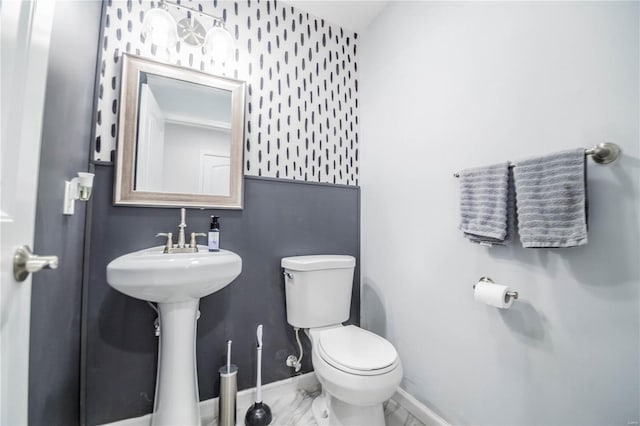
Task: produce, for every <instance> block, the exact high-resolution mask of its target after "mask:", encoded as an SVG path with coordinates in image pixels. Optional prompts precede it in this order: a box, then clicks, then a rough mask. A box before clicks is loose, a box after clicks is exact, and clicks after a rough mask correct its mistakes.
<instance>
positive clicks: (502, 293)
mask: <svg viewBox="0 0 640 426" xmlns="http://www.w3.org/2000/svg"><path fill="white" fill-rule="evenodd" d="M508 291H511V289H510V288H509V287H507V286H506V285H501V284H495V283H488V282H484V281H480V282H478V283H477V284H476V288H475V289H474V290H473V298H474V299H475V300H476V301H478V302H482V303H486V304H487V305H491V306H495V307H496V308H501V309H507V308H508V307H509V306H511V304H512V303H513V298H512V297H508V296H507V292H508ZM507 300H508V302H507Z"/></svg>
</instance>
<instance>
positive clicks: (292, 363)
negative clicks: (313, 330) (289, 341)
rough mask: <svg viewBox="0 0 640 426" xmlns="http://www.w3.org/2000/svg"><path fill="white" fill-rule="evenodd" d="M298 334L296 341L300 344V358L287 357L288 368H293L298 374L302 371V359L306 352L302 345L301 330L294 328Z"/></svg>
mask: <svg viewBox="0 0 640 426" xmlns="http://www.w3.org/2000/svg"><path fill="white" fill-rule="evenodd" d="M293 329H294V330H295V332H296V341H297V342H298V352H300V356H299V357H296V356H295V355H289V356H288V357H287V367H291V368H293V369H294V370H295V372H296V373H298V372H299V371H300V369H301V368H302V357H303V355H304V351H303V350H302V343H300V328H299V327H293Z"/></svg>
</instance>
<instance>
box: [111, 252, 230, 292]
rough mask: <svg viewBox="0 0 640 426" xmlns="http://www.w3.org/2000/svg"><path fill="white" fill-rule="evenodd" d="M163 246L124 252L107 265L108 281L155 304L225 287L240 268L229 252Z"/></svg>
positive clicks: (116, 287)
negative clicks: (169, 249) (185, 250)
mask: <svg viewBox="0 0 640 426" xmlns="http://www.w3.org/2000/svg"><path fill="white" fill-rule="evenodd" d="M163 249H164V246H158V247H152V248H148V249H144V250H140V251H136V252H133V253H129V254H125V255H124V256H120V257H118V258H117V259H114V260H113V261H111V263H109V265H108V266H107V282H108V283H109V285H111V287H113V288H115V289H116V290H118V291H120V292H122V293H124V294H126V295H129V296H131V297H135V298H136V299H142V300H148V301H150V302H158V303H174V302H184V301H187V300H193V299H200V298H201V297H204V296H207V295H209V294H211V293H215V292H216V291H218V290H220V289H222V288H224V287H226V286H227V285H228V284H229V283H231V281H233V280H234V279H235V278H236V277H237V276H238V275H240V272H241V271H242V259H241V258H240V256H238V255H237V254H235V253H234V252H232V251H228V250H220V251H217V252H210V251H209V250H208V249H207V247H206V246H198V250H200V251H199V252H197V253H172V254H168V253H163V252H162V250H163Z"/></svg>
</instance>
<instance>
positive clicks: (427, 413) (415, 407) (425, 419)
mask: <svg viewBox="0 0 640 426" xmlns="http://www.w3.org/2000/svg"><path fill="white" fill-rule="evenodd" d="M391 399H393V400H394V401H395V402H397V403H398V404H399V405H400V406H401V407H403V408H404V409H405V410H407V411H408V412H409V413H411V415H412V416H413V417H415V418H416V419H418V420H419V421H420V422H421V423H423V424H424V425H426V426H450V425H449V422H447V421H446V420H445V419H443V418H442V417H440V416H439V415H438V414H437V413H435V412H434V411H433V410H432V409H430V408H429V407H427V406H426V405H424V404H423V403H421V402H420V401H418V400H417V399H415V398H414V397H413V396H412V395H411V394H409V393H408V392H407V391H406V390H404V389H402V388H398V390H397V391H396V393H395V395H393V397H392V398H391Z"/></svg>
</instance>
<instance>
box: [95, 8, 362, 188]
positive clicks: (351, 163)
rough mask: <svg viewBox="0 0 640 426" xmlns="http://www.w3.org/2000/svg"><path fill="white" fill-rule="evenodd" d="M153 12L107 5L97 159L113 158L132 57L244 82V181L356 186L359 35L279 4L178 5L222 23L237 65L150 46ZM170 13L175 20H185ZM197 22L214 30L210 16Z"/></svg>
mask: <svg viewBox="0 0 640 426" xmlns="http://www.w3.org/2000/svg"><path fill="white" fill-rule="evenodd" d="M157 4H158V2H157V1H156V2H154V1H147V0H126V1H125V0H107V2H106V6H105V7H106V9H105V14H104V21H103V26H104V32H103V33H104V36H103V39H102V44H101V64H100V70H99V72H100V75H99V92H98V102H97V115H96V123H95V124H96V140H95V153H94V160H96V161H112V159H113V158H114V157H113V156H114V149H115V146H116V144H115V139H116V135H117V111H118V98H119V91H120V70H121V55H122V53H123V52H128V53H132V54H135V55H139V56H143V57H146V58H150V59H154V60H157V61H161V62H167V63H171V64H176V65H181V66H186V67H190V68H194V69H197V70H200V71H203V72H206V73H210V74H215V75H220V76H225V77H230V78H235V79H239V80H244V81H246V82H247V106H246V124H245V153H244V170H245V174H247V175H254V176H267V177H275V178H287V179H298V180H306V181H315V182H326V183H337V184H348V185H357V184H358V100H357V99H358V81H357V65H356V52H357V34H355V33H352V32H349V31H345V30H344V29H342V28H340V27H339V26H337V25H332V24H330V23H329V22H326V21H324V20H323V19H320V18H316V17H314V16H312V15H310V14H308V13H306V12H303V11H300V10H298V9H295V8H293V7H290V6H287V5H286V4H284V3H281V2H279V1H275V0H274V1H265V0H262V1H256V0H246V1H237V2H235V1H220V0H207V1H205V0H182V1H181V4H183V5H185V6H189V7H191V8H194V9H196V10H200V11H203V12H205V13H209V14H211V15H214V16H221V17H223V18H224V20H225V22H226V27H227V28H228V29H229V30H230V31H231V33H232V35H233V37H234V39H235V51H234V57H233V60H232V61H231V62H230V63H227V64H224V63H219V62H218V63H216V62H215V61H213V60H212V59H211V58H209V57H207V56H206V55H203V53H202V49H201V48H195V47H192V46H190V45H188V44H186V43H180V42H179V43H178V44H177V45H176V46H175V48H171V49H160V48H158V47H157V46H155V45H151V44H150V43H146V42H145V40H144V37H143V36H142V34H141V29H142V22H143V20H144V14H145V12H146V11H148V10H149V9H150V8H151V7H155V6H157ZM169 11H170V13H171V14H172V15H173V16H174V17H175V18H176V20H180V19H182V18H184V17H186V16H187V11H186V10H184V9H178V8H176V7H172V6H169ZM196 18H197V19H198V20H200V22H201V23H202V24H203V25H204V26H205V27H206V28H209V27H210V26H211V23H212V20H211V18H207V17H205V16H200V15H196Z"/></svg>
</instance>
